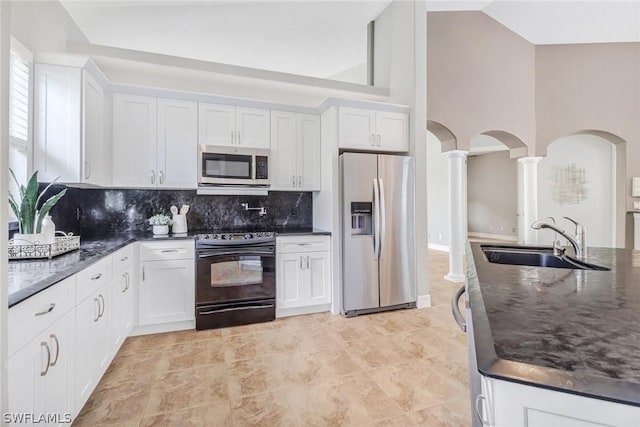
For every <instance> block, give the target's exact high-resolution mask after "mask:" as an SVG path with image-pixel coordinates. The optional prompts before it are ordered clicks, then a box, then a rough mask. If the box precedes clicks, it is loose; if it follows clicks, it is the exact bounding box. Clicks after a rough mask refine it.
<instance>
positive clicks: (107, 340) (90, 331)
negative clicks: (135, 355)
mask: <svg viewBox="0 0 640 427" xmlns="http://www.w3.org/2000/svg"><path fill="white" fill-rule="evenodd" d="M110 288H111V282H109V283H107V284H106V285H105V286H103V287H101V288H100V289H98V290H97V291H95V292H94V293H93V294H91V295H90V296H89V297H88V298H87V299H85V300H84V301H83V302H81V303H80V304H79V305H78V306H77V307H76V310H75V313H76V319H75V324H76V342H75V349H76V354H75V377H76V378H75V397H76V408H77V409H78V410H79V409H80V408H82V406H83V405H84V404H85V403H86V401H87V399H89V396H91V393H92V392H93V390H94V388H95V387H96V385H97V384H98V381H100V378H101V377H102V374H103V373H104V371H105V370H106V368H107V366H108V365H109V362H110V361H111V360H110V359H111V358H110V356H111V354H110V353H111V351H112V348H113V344H112V343H113V341H112V340H111V333H110V332H111V331H110V325H109V322H108V320H109V317H110V313H109V310H111V300H110V295H111V294H110V292H108V291H109V290H110Z"/></svg>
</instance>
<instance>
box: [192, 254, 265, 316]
mask: <svg viewBox="0 0 640 427" xmlns="http://www.w3.org/2000/svg"><path fill="white" fill-rule="evenodd" d="M196 256H197V261H196V275H197V276H196V303H197V304H198V305H202V304H216V303H220V302H233V301H248V300H260V299H274V298H275V296H276V270H275V247H274V245H273V244H269V245H260V244H256V245H246V246H222V247H212V248H205V249H198V250H197V251H196Z"/></svg>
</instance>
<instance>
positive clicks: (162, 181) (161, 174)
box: [158, 171, 164, 184]
mask: <svg viewBox="0 0 640 427" xmlns="http://www.w3.org/2000/svg"><path fill="white" fill-rule="evenodd" d="M158 177H159V181H160V184H164V171H160V173H159V174H158Z"/></svg>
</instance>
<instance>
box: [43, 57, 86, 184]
mask: <svg viewBox="0 0 640 427" xmlns="http://www.w3.org/2000/svg"><path fill="white" fill-rule="evenodd" d="M34 69H35V71H34V82H35V84H34V93H33V96H34V113H33V123H34V133H33V138H34V140H33V168H34V170H38V172H39V174H38V179H39V180H40V181H43V182H50V181H52V180H54V179H55V178H57V177H60V182H81V179H82V176H81V171H80V169H81V168H80V162H81V153H82V150H81V140H80V136H81V132H80V126H81V125H80V115H81V112H80V92H81V87H80V85H81V74H80V69H79V68H73V67H63V66H60V65H48V64H35V67H34Z"/></svg>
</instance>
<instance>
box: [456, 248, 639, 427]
mask: <svg viewBox="0 0 640 427" xmlns="http://www.w3.org/2000/svg"><path fill="white" fill-rule="evenodd" d="M481 246H482V244H481V243H471V244H470V245H469V246H468V249H467V265H468V271H467V274H468V283H467V288H466V289H467V292H468V301H469V305H470V308H471V316H472V318H471V319H467V321H468V323H470V324H471V325H472V326H471V328H472V331H470V332H471V334H472V335H471V336H473V342H472V343H470V346H471V345H473V346H474V350H475V360H476V362H477V367H478V371H479V373H480V374H481V375H482V376H483V378H482V380H483V381H482V382H483V384H482V397H481V398H480V399H478V400H479V401H480V404H478V405H477V406H478V412H479V413H480V417H481V418H483V419H484V423H485V424H486V425H529V426H534V425H545V424H546V425H576V426H578V425H579V426H582V425H584V426H587V425H620V426H627V425H629V426H636V425H640V357H639V356H640V251H631V250H624V249H607V248H589V257H588V261H589V262H590V263H594V264H598V265H600V266H604V267H607V268H609V269H610V271H592V270H574V269H563V268H549V267H529V266H522V265H508V264H497V263H491V262H489V261H488V259H487V257H486V256H485V254H484V253H483V251H482V247H481ZM468 313H469V312H467V315H468ZM521 385H524V387H523V386H521ZM518 386H519V387H518ZM558 392H559V393H558ZM527 396H528V397H527ZM540 396H547V397H548V399H547V400H549V401H550V402H551V403H555V404H557V403H558V402H559V400H558V399H562V398H563V397H565V396H567V397H568V399H569V401H570V403H568V404H567V405H570V406H572V408H568V409H571V410H572V411H573V412H571V411H570V413H567V415H566V417H565V416H562V417H560V418H557V419H556V418H553V417H552V418H549V417H550V416H551V415H549V414H552V415H554V416H555V415H556V413H555V412H554V410H552V409H550V408H551V406H553V405H551V406H549V407H545V409H540V408H538V409H535V408H534V407H535V406H541V407H543V406H544V405H543V404H542V403H540V402H542V401H544V400H545V399H544V398H542V399H540ZM534 397H535V398H534ZM514 399H516V400H517V399H520V401H521V402H520V404H517V403H516V402H515V401H514ZM534 400H535V402H537V403H535V402H533V401H534ZM482 402H484V403H482ZM581 402H582V403H584V408H582V405H581V404H580V403H581ZM567 405H565V407H566V406H567ZM532 408H533V409H532ZM594 408H596V410H595V412H599V413H600V415H603V414H604V415H606V416H605V418H603V419H602V420H598V421H595V420H594V418H593V417H591V416H590V415H589V410H591V411H592V412H593V411H594ZM603 411H604V413H603ZM606 412H609V414H607V413H606ZM534 413H535V414H537V415H533V414H534ZM509 414H511V415H509ZM513 414H516V415H515V416H517V417H519V418H518V419H514V418H513ZM527 414H529V415H527ZM539 414H545V415H539ZM594 416H595V415H594ZM510 417H511V418H510ZM607 417H608V418H607ZM565 418H566V419H565ZM535 420H540V421H539V422H535ZM566 420H573V421H571V422H567V421H566ZM603 420H606V421H607V422H606V423H604V422H603ZM549 423H552V424H549Z"/></svg>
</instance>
